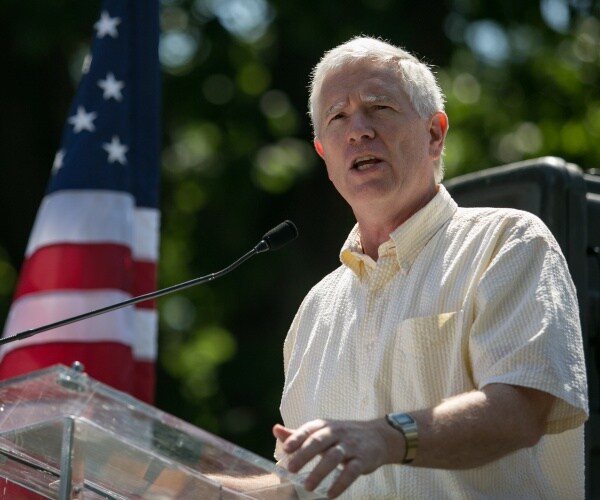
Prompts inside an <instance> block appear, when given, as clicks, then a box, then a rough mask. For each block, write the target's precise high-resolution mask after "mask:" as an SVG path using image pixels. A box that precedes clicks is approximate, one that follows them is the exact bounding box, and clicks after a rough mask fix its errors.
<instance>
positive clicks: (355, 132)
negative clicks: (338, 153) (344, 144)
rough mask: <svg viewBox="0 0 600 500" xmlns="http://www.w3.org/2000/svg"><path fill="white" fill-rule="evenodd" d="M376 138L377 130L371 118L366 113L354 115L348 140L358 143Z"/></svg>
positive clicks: (351, 119)
mask: <svg viewBox="0 0 600 500" xmlns="http://www.w3.org/2000/svg"><path fill="white" fill-rule="evenodd" d="M374 136H375V129H374V128H373V124H372V123H371V121H370V120H369V118H368V117H367V116H366V115H365V114H364V113H354V114H353V115H352V116H351V117H350V129H349V132H348V140H349V141H350V142H358V141H361V140H363V139H372V138H373V137H374Z"/></svg>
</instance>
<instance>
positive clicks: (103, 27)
mask: <svg viewBox="0 0 600 500" xmlns="http://www.w3.org/2000/svg"><path fill="white" fill-rule="evenodd" d="M120 22H121V19H120V18H118V17H110V14H109V13H108V12H106V11H105V10H104V11H102V14H100V19H99V20H98V22H96V24H94V28H96V33H97V35H98V38H104V37H105V36H106V35H110V36H111V37H113V38H117V37H118V36H119V33H118V31H117V25H118V24H119V23H120Z"/></svg>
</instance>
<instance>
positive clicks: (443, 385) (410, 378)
mask: <svg viewBox="0 0 600 500" xmlns="http://www.w3.org/2000/svg"><path fill="white" fill-rule="evenodd" d="M463 317H464V314H463V312H462V311H456V312H448V313H443V314H437V315H434V316H422V317H417V318H409V319H406V320H403V321H402V322H401V323H400V324H399V325H398V327H397V330H396V336H395V339H394V342H395V344H394V349H393V350H392V354H391V355H392V356H393V361H392V366H393V370H392V372H393V375H392V377H393V380H392V388H393V396H392V399H395V401H394V408H395V409H418V408H427V407H430V406H433V405H436V404H438V403H440V401H441V400H442V399H443V398H447V397H450V396H453V395H455V394H459V393H462V392H465V391H468V390H472V389H474V386H473V382H472V374H471V368H470V360H469V351H468V339H467V337H466V334H465V332H464V331H463V330H464V329H463ZM397 405H400V406H397Z"/></svg>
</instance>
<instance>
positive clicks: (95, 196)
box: [26, 189, 160, 260]
mask: <svg viewBox="0 0 600 500" xmlns="http://www.w3.org/2000/svg"><path fill="white" fill-rule="evenodd" d="M159 218H160V216H159V212H158V210H157V209H153V208H136V207H135V200H134V198H133V196H132V195H131V194H128V193H121V192H116V191H101V190H76V189H72V190H67V191H55V192H53V193H50V194H48V195H46V197H45V198H44V199H43V200H42V204H41V207H40V210H39V213H38V217H37V219H36V221H35V224H34V226H33V229H32V232H31V236H30V238H29V244H28V245H27V251H26V257H29V256H30V255H32V254H33V253H34V252H35V251H36V250H38V249H39V248H41V247H45V246H48V245H55V244H59V243H114V244H116V245H123V246H128V247H131V248H132V251H133V254H134V255H135V256H136V258H139V259H143V260H157V258H158V237H159V236H158V234H159V233H158V228H159V224H160V220H159ZM132 228H135V230H133V229H132Z"/></svg>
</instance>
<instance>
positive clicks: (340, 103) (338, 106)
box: [325, 101, 346, 116]
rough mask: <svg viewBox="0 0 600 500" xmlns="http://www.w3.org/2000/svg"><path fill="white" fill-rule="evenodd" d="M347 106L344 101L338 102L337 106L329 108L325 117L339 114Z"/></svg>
mask: <svg viewBox="0 0 600 500" xmlns="http://www.w3.org/2000/svg"><path fill="white" fill-rule="evenodd" d="M345 105H346V103H345V102H344V101H339V102H336V103H335V104H333V105H331V106H329V107H328V108H327V109H326V110H325V116H330V115H333V114H335V113H337V112H338V111H339V110H340V109H342V108H343V107H344V106H345Z"/></svg>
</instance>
